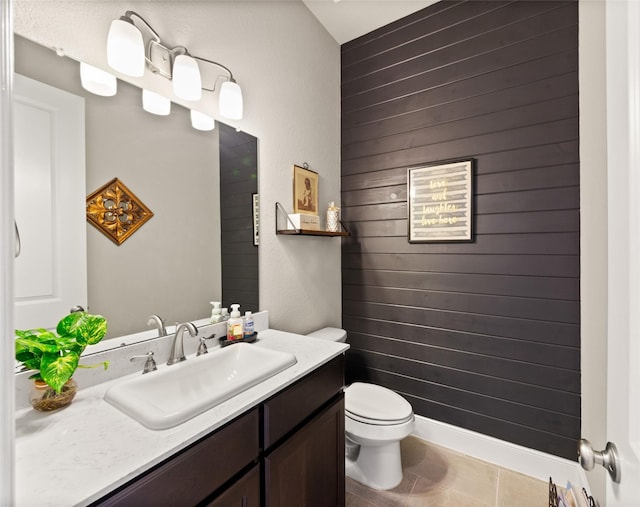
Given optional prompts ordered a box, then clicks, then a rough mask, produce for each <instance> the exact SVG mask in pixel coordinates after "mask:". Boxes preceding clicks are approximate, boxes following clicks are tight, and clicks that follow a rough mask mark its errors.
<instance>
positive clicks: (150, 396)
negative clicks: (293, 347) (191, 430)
mask: <svg viewBox="0 0 640 507" xmlns="http://www.w3.org/2000/svg"><path fill="white" fill-rule="evenodd" d="M294 364H296V357H295V356H294V355H293V354H289V353H286V352H278V351H274V350H269V349H264V348H260V347H256V346H255V345H251V344H248V343H236V344H234V345H230V346H228V347H225V348H222V349H218V350H213V351H210V352H209V353H208V354H206V355H202V356H199V357H190V358H189V359H188V360H187V361H183V362H181V363H178V364H174V365H171V366H164V367H163V366H161V367H159V369H158V371H154V372H151V373H147V374H146V375H140V376H138V377H134V378H132V379H128V380H126V381H123V382H120V383H118V384H115V385H113V386H111V387H110V388H109V389H108V390H107V392H106V393H105V395H104V399H105V400H106V401H107V402H109V403H110V404H111V405H113V406H114V407H116V408H118V409H119V410H121V411H122V412H124V413H125V414H127V415H128V416H130V417H132V418H133V419H135V420H136V421H138V422H140V423H141V424H143V425H144V426H146V427H147V428H150V429H152V430H163V429H166V428H172V427H173V426H177V425H178V424H181V423H183V422H185V421H187V420H189V419H191V418H192V417H195V416H196V415H198V414H201V413H202V412H205V411H206V410H209V409H210V408H213V407H215V406H216V405H218V404H220V403H222V402H223V401H226V400H228V399H229V398H232V397H234V396H235V395H237V394H239V393H241V392H242V391H245V390H246V389H249V388H250V387H253V386H255V385H256V384H258V383H260V382H262V381H263V380H265V379H267V378H269V377H272V376H273V375H275V374H277V373H279V372H281V371H283V370H286V369H287V368H289V367H290V366H292V365H294Z"/></svg>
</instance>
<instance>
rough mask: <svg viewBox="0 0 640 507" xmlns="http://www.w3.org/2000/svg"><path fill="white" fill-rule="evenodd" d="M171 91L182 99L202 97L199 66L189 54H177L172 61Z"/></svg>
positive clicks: (194, 99) (193, 99) (198, 98)
mask: <svg viewBox="0 0 640 507" xmlns="http://www.w3.org/2000/svg"><path fill="white" fill-rule="evenodd" d="M173 93H175V94H176V95H177V96H178V97H180V98H181V99H184V100H191V101H196V100H200V99H201V98H202V78H201V77H200V68H199V67H198V62H196V61H195V60H194V59H193V58H191V56H189V55H178V56H176V59H175V60H174V62H173Z"/></svg>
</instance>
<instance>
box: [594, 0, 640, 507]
mask: <svg viewBox="0 0 640 507" xmlns="http://www.w3.org/2000/svg"><path fill="white" fill-rule="evenodd" d="M606 14H607V16H606V23H607V152H608V155H607V158H608V162H607V165H608V189H607V193H608V228H609V231H608V235H609V241H608V242H609V248H608V255H609V258H608V265H609V273H608V280H609V283H608V337H607V339H608V358H607V439H608V440H609V441H611V442H613V443H614V444H615V445H616V446H617V448H618V453H619V457H620V470H621V481H620V483H615V482H614V481H613V480H611V479H610V478H607V503H606V505H607V506H608V507H623V506H624V507H638V506H640V34H639V33H638V32H639V31H640V5H639V3H637V2H636V1H629V2H627V1H624V2H623V1H619V0H614V1H611V0H608V1H607V10H606ZM589 373H590V372H583V375H588V374H589Z"/></svg>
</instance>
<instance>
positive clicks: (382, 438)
mask: <svg viewBox="0 0 640 507" xmlns="http://www.w3.org/2000/svg"><path fill="white" fill-rule="evenodd" d="M307 336H312V337H314V338H320V339H323V340H331V341H338V342H344V341H346V337H347V333H346V331H345V330H344V329H339V328H334V327H326V328H323V329H319V330H318V331H314V332H313V333H310V334H308V335H307ZM344 404H345V437H346V457H345V460H346V461H345V465H346V466H345V469H346V474H347V477H350V478H352V479H354V480H356V481H358V482H360V483H362V484H364V485H366V486H369V487H371V488H374V489H381V490H385V489H391V488H394V487H396V486H397V485H398V484H400V482H401V481H402V462H401V457H400V440H402V439H403V438H405V437H406V436H408V435H409V434H410V433H411V432H412V431H413V427H414V424H415V417H414V414H413V409H412V408H411V405H410V404H409V402H408V401H407V400H405V399H404V398H403V397H402V396H400V395H399V394H397V393H395V392H394V391H392V390H390V389H387V388H386V387H382V386H378V385H375V384H367V383H364V382H354V383H353V384H351V385H350V386H349V387H347V388H346V389H345V402H344Z"/></svg>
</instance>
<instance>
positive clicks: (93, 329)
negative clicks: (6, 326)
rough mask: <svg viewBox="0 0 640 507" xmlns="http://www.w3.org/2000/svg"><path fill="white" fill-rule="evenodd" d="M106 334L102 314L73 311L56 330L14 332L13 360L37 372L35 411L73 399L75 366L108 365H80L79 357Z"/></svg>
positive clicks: (92, 366)
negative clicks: (14, 353)
mask: <svg viewBox="0 0 640 507" xmlns="http://www.w3.org/2000/svg"><path fill="white" fill-rule="evenodd" d="M106 333H107V321H106V319H105V318H104V317H102V316H101V315H90V314H88V313H86V312H74V313H70V314H69V315H67V316H66V317H64V318H63V319H62V320H61V321H60V322H58V326H57V327H56V331H55V332H54V331H51V330H47V329H42V328H40V329H31V330H27V331H20V330H17V329H16V359H17V360H18V361H20V363H22V365H23V366H24V367H25V368H27V369H29V370H37V373H35V374H33V375H32V376H31V377H29V378H31V379H34V380H35V385H34V390H33V392H32V394H31V405H32V406H33V407H34V408H35V409H36V410H45V411H46V410H54V409H56V408H60V407H62V406H65V405H68V404H69V403H71V400H73V397H74V396H75V394H76V391H77V385H76V384H75V381H74V380H73V378H72V376H73V374H74V372H75V371H76V369H77V368H78V367H80V368H94V367H96V366H100V365H103V366H104V368H105V370H106V369H107V367H108V365H109V363H108V361H105V362H103V363H98V364H94V365H88V366H85V365H80V364H79V361H80V355H81V354H82V352H83V351H84V349H85V348H86V347H87V345H95V344H96V343H98V342H99V341H100V340H102V338H103V337H104V335H105V334H106Z"/></svg>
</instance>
